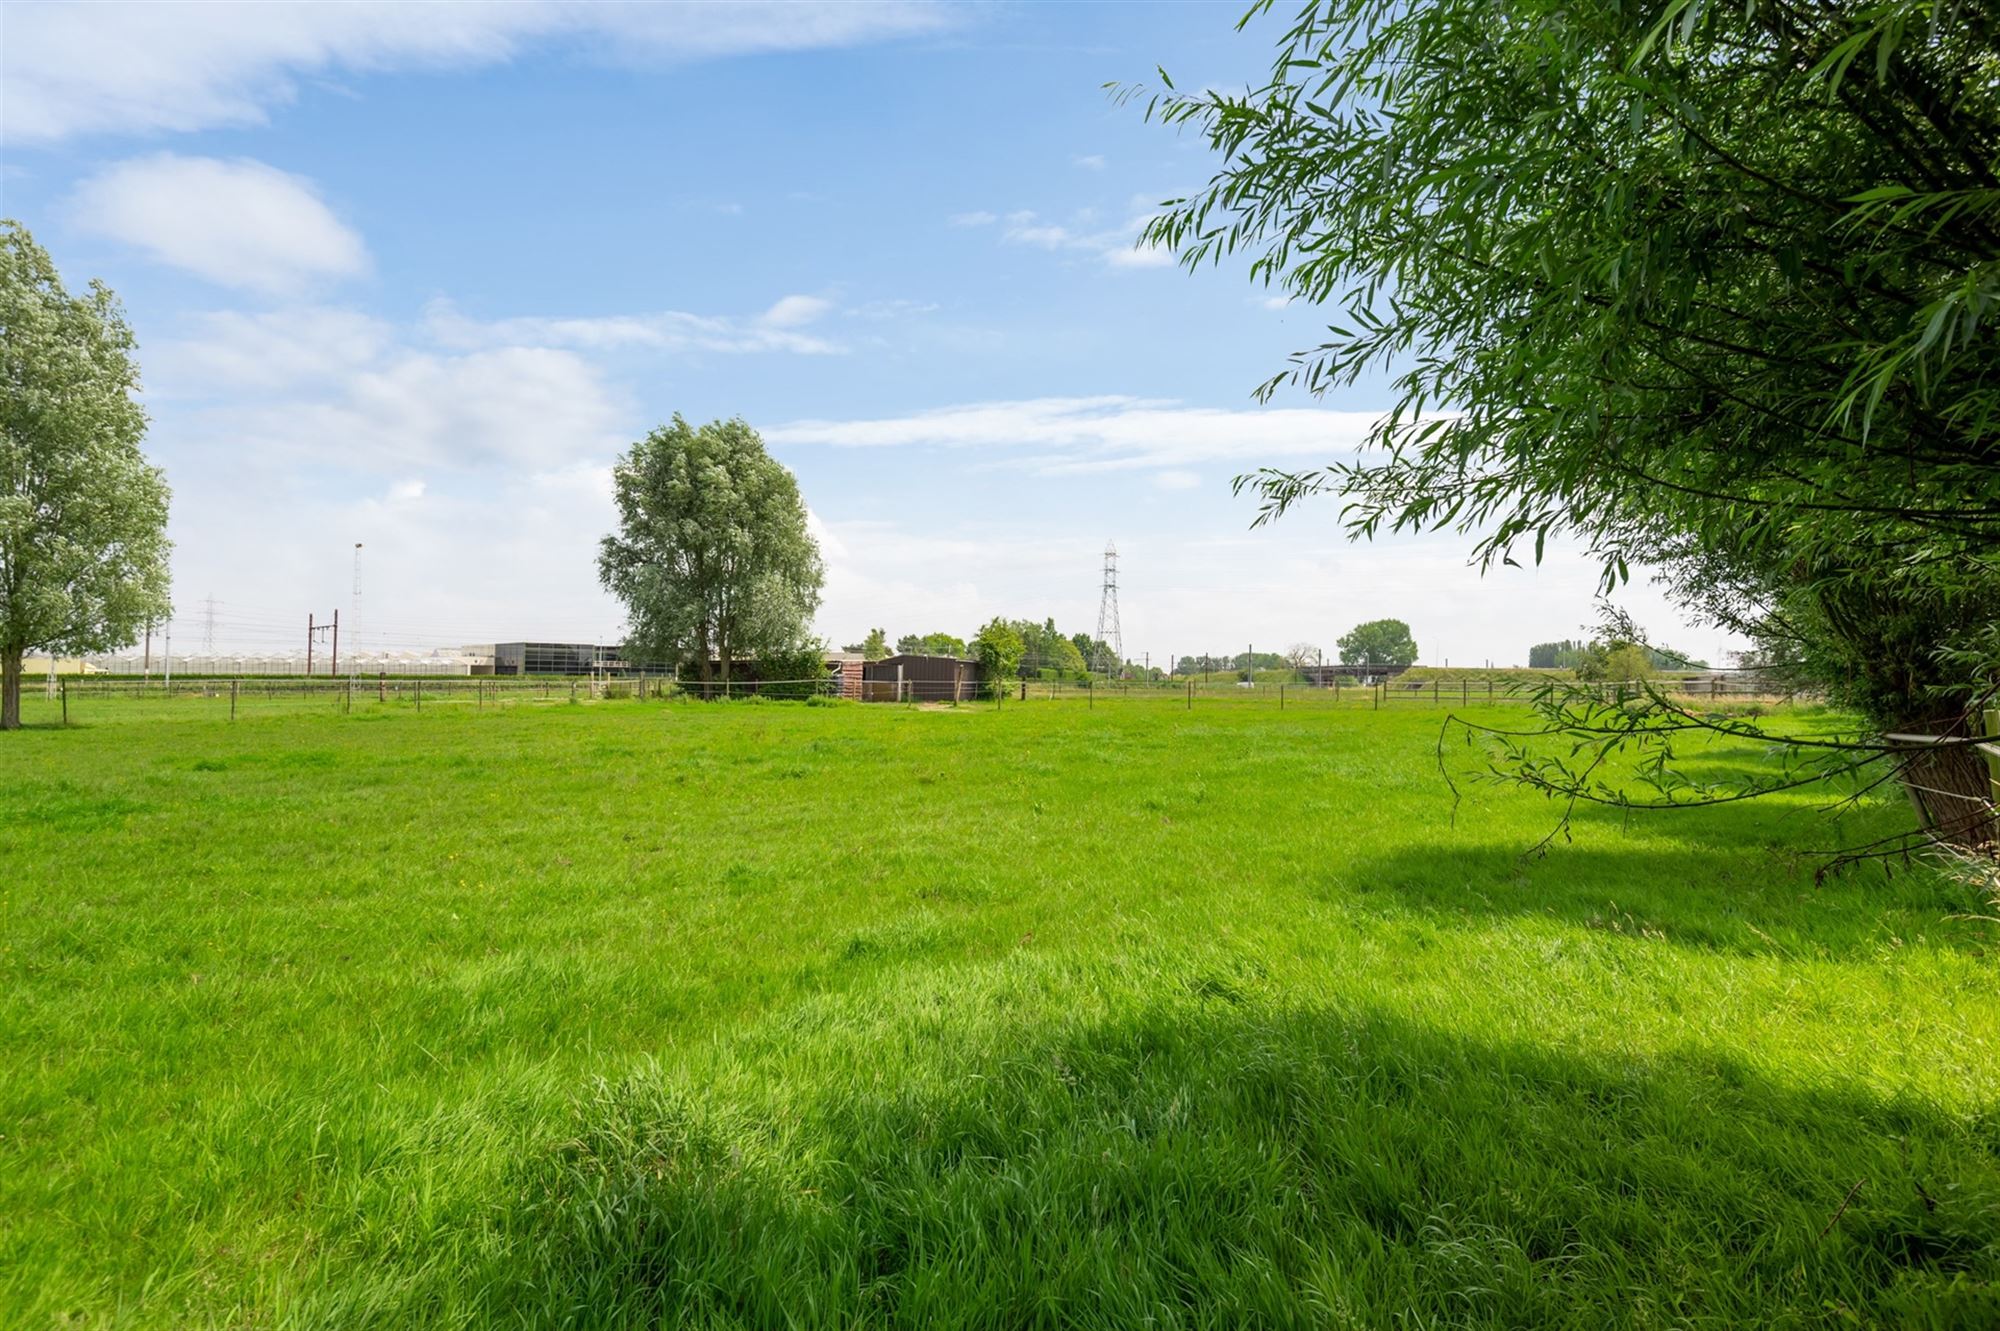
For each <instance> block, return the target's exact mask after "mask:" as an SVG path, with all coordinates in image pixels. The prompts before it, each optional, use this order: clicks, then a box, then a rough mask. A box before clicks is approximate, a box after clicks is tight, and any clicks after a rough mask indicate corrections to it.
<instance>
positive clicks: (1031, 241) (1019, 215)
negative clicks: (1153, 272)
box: [1000, 208, 1174, 268]
mask: <svg viewBox="0 0 2000 1331" xmlns="http://www.w3.org/2000/svg"><path fill="white" fill-rule="evenodd" d="M1149 216H1150V214H1143V213H1142V214H1139V215H1136V216H1134V217H1132V218H1130V219H1129V220H1128V221H1127V222H1126V223H1125V225H1123V226H1120V227H1109V228H1103V227H1095V228H1093V227H1092V223H1093V222H1094V221H1095V219H1096V210H1095V209H1090V208H1085V209H1082V210H1080V211H1079V212H1078V213H1077V214H1076V215H1075V218H1074V221H1075V222H1076V223H1077V225H1076V226H1063V225H1059V224H1057V223H1054V222H1049V221H1044V220H1042V218H1041V217H1040V216H1039V215H1038V214H1036V213H1034V212H1032V211H1029V210H1026V209H1023V210H1021V211H1018V212H1012V213H1009V214H1007V226H1006V229H1005V230H1003V231H1002V232H1001V233H1000V239H1001V240H1002V241H1004V242H1005V243H1007V244H1010V245H1027V246H1030V247H1032V248H1034V249H1043V250H1051V251H1071V252H1075V253H1080V254H1088V255H1091V256H1094V257H1095V258H1098V259H1101V260H1102V261H1103V262H1104V263H1105V264H1106V265H1107V266H1108V267H1112V268H1164V267H1167V266H1168V265H1170V264H1171V263H1173V261H1174V258H1173V255H1172V254H1171V253H1169V252H1168V251H1166V250H1164V249H1161V248H1159V247H1158V246H1154V245H1141V244H1139V243H1138V240H1139V232H1140V229H1141V228H1142V227H1144V226H1145V224H1146V221H1147V218H1148V217H1149Z"/></svg>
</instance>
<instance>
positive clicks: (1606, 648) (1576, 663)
mask: <svg viewBox="0 0 2000 1331" xmlns="http://www.w3.org/2000/svg"><path fill="white" fill-rule="evenodd" d="M1624 647H1630V648H1632V649H1633V650H1634V651H1636V652H1637V653H1638V656H1639V660H1640V661H1642V662H1643V663H1644V665H1645V667H1646V669H1647V670H1648V671H1649V672H1650V671H1654V670H1706V669H1708V662H1706V661H1701V660H1697V659H1695V658H1694V657H1691V656H1688V655H1687V654H1685V653H1683V652H1677V651H1674V650H1673V649H1672V648H1670V647H1655V646H1653V645H1652V644H1650V643H1644V642H1629V641H1619V640H1616V639H1611V640H1605V639H1599V638H1564V639H1562V640H1561V641H1560V642H1538V643H1536V644H1535V645H1534V646H1533V647H1530V648H1529V649H1528V666H1529V668H1530V669H1533V670H1578V671H1581V670H1585V669H1592V668H1595V663H1596V662H1597V661H1599V660H1600V659H1601V658H1603V657H1604V656H1605V655H1606V654H1607V653H1610V652H1613V651H1616V650H1618V649H1620V648H1624ZM1618 678H1627V679H1634V678H1638V676H1632V675H1628V676H1619V677H1618Z"/></svg>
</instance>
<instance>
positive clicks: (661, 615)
mask: <svg viewBox="0 0 2000 1331" xmlns="http://www.w3.org/2000/svg"><path fill="white" fill-rule="evenodd" d="M612 489H613V497H614V499H615V501H616V503H617V507H618V531H617V532H616V533H614V534H612V535H609V536H606V537H605V538H604V539H603V541H602V542H601V543H600V545H599V550H598V557H597V571H598V577H599V579H600V580H601V581H602V582H603V584H604V587H605V589H606V590H608V591H610V592H611V593H612V594H613V595H615V596H617V597H618V599H619V600H621V601H623V602H624V604H625V610H626V615H627V620H628V627H627V631H626V633H627V636H626V644H627V651H628V652H629V653H630V654H631V655H632V657H633V658H634V659H636V660H640V661H646V660H658V661H672V662H674V663H676V664H678V665H686V664H689V663H692V664H693V666H694V668H695V669H696V670H697V671H698V672H699V674H700V676H701V678H702V679H703V680H707V679H708V678H710V675H711V662H713V663H715V664H716V665H719V666H720V669H721V672H722V678H723V679H724V680H727V679H728V678H729V670H730V664H731V661H732V660H733V659H735V658H737V657H739V656H760V655H763V656H767V655H772V654H774V653H782V652H788V651H791V650H793V649H796V648H797V647H799V646H800V645H801V644H803V643H804V642H805V641H806V640H807V639H808V637H809V630H808V626H809V624H810V622H811V619H812V614H813V611H814V610H815V609H817V608H818V605H819V591H820V584H821V581H822V579H823V571H822V566H821V563H820V557H819V546H818V544H817V543H816V542H815V541H814V540H813V538H812V534H811V533H810V532H809V531H808V530H807V529H806V506H805V501H804V500H803V499H802V498H801V497H800V495H799V487H798V483H797V481H795V480H794V479H793V477H792V474H791V472H789V471H787V470H786V469H785V468H784V467H783V466H781V465H780V464H779V463H778V462H777V461H776V460H775V459H773V458H772V457H771V456H770V454H768V453H767V452H765V451H764V441H763V440H762V439H761V438H759V437H758V435H757V432H756V431H755V430H753V429H751V428H750V426H749V425H748V424H747V423H745V422H744V421H743V420H742V419H740V418H738V419H734V420H727V421H711V422H709V423H708V424H706V425H703V426H701V427H700V428H698V429H697V428H696V427H694V426H691V425H689V424H688V423H687V421H686V420H684V419H682V417H681V416H679V415H678V414H676V415H675V416H674V418H673V422H672V423H671V424H670V425H664V426H661V427H659V428H658V429H655V430H653V431H652V432H651V433H650V434H648V435H647V436H646V437H645V438H644V439H641V440H640V441H639V442H637V443H635V444H634V445H632V448H631V450H630V451H629V452H627V453H626V454H625V455H624V456H622V457H620V458H619V459H618V463H617V465H616V466H615V467H614V468H613V470H612Z"/></svg>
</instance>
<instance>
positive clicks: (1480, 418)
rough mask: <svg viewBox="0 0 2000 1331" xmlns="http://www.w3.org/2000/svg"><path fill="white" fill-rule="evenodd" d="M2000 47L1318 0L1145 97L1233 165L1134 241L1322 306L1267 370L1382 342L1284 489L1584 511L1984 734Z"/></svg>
mask: <svg viewBox="0 0 2000 1331" xmlns="http://www.w3.org/2000/svg"><path fill="white" fill-rule="evenodd" d="M1269 7H1270V6H1269V4H1268V0H1267V3H1264V4H1260V5H1258V6H1257V12H1261V11H1263V10H1266V9H1268V8H1269ZM1995 60H1996V29H1995V28H1994V27H1993V24H1992V19H1991V13H1990V11H1989V10H1988V9H1987V8H1985V7H1982V6H1977V5H1960V6H1940V5H1936V4H1934V3H1929V2H1928V0H1826V2H1825V3H1821V4H1815V5H1800V4H1796V3H1793V2H1792V0H1746V2H1745V3H1743V4H1738V5H1709V4H1704V3H1701V0H1666V2H1665V3H1656V4H1633V3H1614V4H1604V5H1587V6H1575V5H1569V4H1566V3H1562V0H1518V2H1517V3H1509V4H1507V5H1500V6H1496V5H1492V4H1489V3H1487V2H1486V0H1415V3H1406V2H1405V0H1318V2H1317V3H1314V4H1311V5H1309V6H1308V7H1307V8H1306V9H1305V10H1304V11H1303V13H1301V14H1300V16H1299V17H1298V19H1297V21H1296V22H1295V23H1294V24H1292V26H1291V27H1290V28H1289V29H1288V30H1287V31H1286V32H1285V34H1284V36H1283V37H1282V38H1281V39H1280V41H1279V49H1278V52H1277V55H1276V59H1275V61H1274V63H1273V65H1272V74H1271V76H1270V78H1269V79H1268V80H1267V81H1266V82H1264V83H1263V84H1261V85H1259V86H1257V87H1255V88H1253V89H1250V90H1248V91H1247V92H1244V93H1240V94H1238V93H1227V92H1203V93H1199V94H1181V93H1178V92H1175V91H1173V90H1172V89H1171V87H1169V88H1168V89H1166V90H1164V91H1162V92H1160V93H1158V94H1156V95H1153V96H1152V97H1151V98H1150V99H1149V100H1148V101H1147V110H1148V112H1149V114H1151V115H1153V116H1156V117H1158V118H1160V119H1163V120H1165V121H1168V122H1170V123H1174V124H1179V125H1186V126H1192V127H1194V128H1195V129H1196V130H1197V131H1199V132H1200V133H1202V134H1203V135H1205V136H1206V137H1207V139H1208V141H1209V143H1210V144H1211V145H1212V147H1213V148H1214V149H1215V150H1216V151H1217V152H1218V154H1220V156H1221V165H1220V167H1219V168H1218V170H1217V171H1216V173H1215V175H1214V176H1213V178H1212V179H1211V180H1210V181H1209V182H1208V184H1207V185H1206V186H1205V187H1204V188H1203V189H1202V190H1200V191H1198V192H1196V193H1194V194H1192V195H1190V196H1188V197H1186V198H1183V199H1178V200H1173V201H1171V202H1170V203H1169V204H1168V206H1167V208H1166V211H1165V212H1164V213H1163V214H1162V215H1161V216H1160V217H1159V218H1158V219H1157V220H1155V221H1154V222H1153V223H1151V224H1150V225H1149V226H1148V227H1147V229H1146V231H1145V235H1144V239H1145V240H1147V241H1149V242H1151V243H1154V244H1157V245H1161V246H1164V247H1166V248H1168V249H1170V250H1172V251H1173V252H1174V253H1175V254H1176V255H1177V256H1178V257H1179V258H1180V259H1181V261H1182V262H1184V263H1185V264H1187V265H1189V266H1190V267H1192V266H1196V265H1200V264H1204V263H1208V262H1212V261H1217V260H1219V259H1220V258H1222V257H1223V256H1224V255H1227V254H1232V253H1243V254H1247V255H1248V256H1250V260H1251V271H1252V274H1253V276H1254V278H1255V279H1256V280H1259V281H1261V282H1264V283H1266V284H1269V285H1273V286H1276V287H1278V288H1280V289H1281V290H1283V291H1284V292H1286V293H1287V294H1289V295H1290V296H1292V297H1294V298H1295V299H1296V300H1297V301H1299V302H1301V303H1304V304H1308V305H1313V306H1319V307H1322V308H1324V309H1326V311H1327V313H1328V315H1329V316H1330V318H1331V321H1332V322H1331V323H1330V326H1329V327H1328V329H1327V334H1326V337H1325V340H1324V341H1323V342H1321V343H1320V344H1319V345H1317V346H1314V347H1311V348H1308V349H1305V350H1302V351H1300V352H1299V353H1298V354H1297V355H1296V356H1295V357H1294V359H1293V363H1292V365H1291V367H1290V369H1289V370H1288V371H1286V372H1284V373H1282V374H1280V375H1277V376H1275V377H1274V378H1272V379H1271V380H1270V381H1268V382H1267V383H1266V384H1265V385H1264V390H1263V391H1264V392H1265V393H1266V394H1267V395H1268V394H1269V393H1271V392H1273V391H1275V390H1276V389H1277V388H1278V387H1279V386H1281V385H1283V384H1285V383H1291V384H1295V385H1298V386H1301V387H1303V388H1305V389H1306V390H1308V391H1309V392H1313V393H1323V392H1326V391H1328V390H1330V389H1333V388H1335V387H1338V386H1341V385H1345V384H1349V383H1352V382H1354V381H1355V380H1356V379H1357V378H1358V377H1360V376H1362V375H1364V374H1372V373H1386V374H1388V375H1389V376H1391V378H1392V381H1393V386H1394V394H1393V395H1394V403H1393V406H1392V407H1391V409H1390V410H1389V411H1388V412H1387V413H1386V414H1385V415H1384V417H1383V418H1382V420H1381V421H1380V423H1379V425H1378V426H1377V428H1376V429H1375V431H1374V436H1373V440H1372V443H1371V446H1370V447H1369V448H1368V449H1367V450H1365V451H1364V452H1363V453H1362V454H1361V455H1360V456H1358V457H1355V458H1352V459H1336V460H1333V461H1331V462H1330V463H1329V464H1328V465H1327V466H1326V467H1324V468H1321V469H1318V470H1313V471H1307V472H1303V473H1287V472H1281V471H1266V472H1264V473H1261V474H1260V475H1258V476H1257V477H1254V478H1245V480H1244V481H1242V482H1239V484H1244V483H1247V484H1249V485H1250V486H1251V487H1252V488H1253V489H1254V490H1255V491H1256V492H1258V493H1259V494H1260V495H1261V496H1262V499H1263V501H1264V516H1266V517H1269V516H1275V515H1276V514H1278V513H1282V512H1283V511H1285V510H1286V509H1287V508H1288V507H1289V506H1290V505H1292V504H1293V503H1295V502H1297V501H1298V500H1300V499H1301V498H1303V497H1305V496H1308V495H1313V494H1317V493H1320V492H1323V491H1338V492H1340V493H1342V494H1344V495H1345V497H1346V507H1345V509H1344V513H1343V520H1344V522H1345V523H1346V525H1347V527H1348V529H1349V530H1350V531H1351V532H1352V533H1354V534H1356V535H1361V536H1367V535H1373V534H1375V533H1377V532H1380V531H1385V530H1391V529H1402V530H1410V529H1439V528H1445V529H1456V530H1461V531H1463V532H1465V533H1467V534H1468V536H1469V537H1470V539H1471V541H1472V548H1473V553H1474V555H1475V557H1476V558H1477V559H1478V560H1479V561H1481V562H1482V563H1483V564H1486V565H1490V564H1492V563H1495V562H1501V561H1506V562H1512V561H1513V560H1514V559H1515V558H1516V556H1517V555H1525V554H1526V553H1527V552H1529V551H1532V554H1533V555H1534V557H1536V558H1538V559H1539V558H1540V557H1541V556H1542V554H1543V553H1544V550H1545V548H1546V545H1547V542H1548V541H1549V540H1550V539H1551V538H1553V537H1557V536H1565V535H1566V536H1569V537H1572V538H1574V539H1578V540H1581V541H1582V542H1584V543H1585V544H1586V545H1587V547H1588V548H1589V549H1590V550H1592V551H1593V552H1594V553H1595V555H1596V556H1597V558H1598V560H1599V561H1600V563H1601V567H1602V570H1603V577H1604V583H1605V586H1606V587H1607V588H1611V587H1615V586H1616V585H1617V584H1619V583H1621V582H1622V581H1624V580H1625V579H1626V578H1627V577H1629V575H1630V569H1631V565H1633V564H1635V563H1639V562H1642V561H1643V562H1645V563H1647V564H1650V565H1652V566H1654V567H1656V568H1660V569H1663V570H1664V574H1665V578H1666V580H1667V583H1668V586H1669V587H1670V589H1671V590H1672V591H1673V592H1674V594H1675V595H1676V596H1677V597H1678V598H1679V599H1680V600H1681V601H1682V602H1683V603H1684V604H1685V605H1686V606H1688V607H1689V608H1691V609H1692V610H1693V611H1695V612H1696V613H1697V614H1698V615H1700V616H1702V617H1704V618H1706V619H1708V620H1709V621H1711V622H1713V623H1716V624H1719V625H1722V626H1724V627H1727V628H1731V629H1734V630H1737V631H1740V632H1743V633H1746V634H1749V635H1750V636H1752V637H1753V638H1755V639H1757V640H1759V641H1760V642H1763V643H1766V644H1768V645H1770V646H1771V648H1772V651H1771V655H1772V656H1773V657H1774V659H1780V660H1782V661H1784V662H1785V663H1786V664H1787V665H1788V666H1789V667H1790V668H1792V669H1794V670H1796V671H1797V672H1798V673H1799V674H1800V675H1801V676H1802V677H1805V678H1809V679H1811V680H1812V681H1814V682H1816V683H1818V684H1820V685H1821V686H1823V687H1825V688H1827V689H1828V690H1830V691H1831V692H1832V693H1833V694H1834V696H1835V697H1836V698H1839V699H1841V700H1843V701H1847V702H1851V703H1853V704H1855V705H1857V706H1859V707H1860V708H1862V709H1863V710H1864V711H1865V712H1866V713H1867V715H1868V716H1869V717H1870V718H1871V719H1873V720H1874V721H1875V722H1876V723H1877V724H1878V725H1880V726H1881V727H1882V728H1883V729H1899V728H1900V729H1906V730H1907V729H1932V730H1935V731H1938V732H1941V733H1957V734H1963V733H1964V728H1965V724H1966V717H1967V714H1968V712H1969V710H1970V709H1971V708H1972V707H1974V706H1975V705H1976V704H1977V703H1978V701H1979V700H1980V699H1981V698H1983V697H1984V696H1985V694H1986V691H1987V689H1988V688H1989V687H1990V682H1991V680H1992V678H1993V675H1994V671H1995V667H1996V662H2000V629H1997V628H1996V627H1995V626H1996V625H2000V542H1996V540H1995V537H1996V536H2000V434H1996V432H1995V431H1994V429H1993V421H1994V416H1995V409H1996V407H2000V374H1996V373H1995V370H1996V369H2000V365H1996V363H1995V362H1996V351H1995V343H1994V340H1993V339H1992V337H1991V336H1990V333H1989V331H1988V330H1987V329H1986V328H1983V327H1982V326H1981V321H1982V319H1986V318H1987V316H1988V315H1989V314H1990V310H1989V307H1990V306H1991V304H1992V303H1993V300H1994V298H1995V296H1996V294H2000V79H1996V78H1995V77H1994V69H1995ZM1128 95H1137V93H1136V90H1128ZM1958 752H1961V753H1962V758H1963V760H1964V761H1959V766H1960V767H1961V769H1963V770H1961V771H1959V772H1958V773H1957V775H1956V776H1954V777H1951V778H1950V780H1951V781H1953V782H1958V781H1978V780H1981V779H1982V778H1980V776H1979V773H1978V772H1977V771H1976V768H1977V764H1976V762H1970V761H1969V760H1970V758H1971V755H1970V754H1969V753H1964V752H1963V751H1958ZM1955 761H1957V760H1955Z"/></svg>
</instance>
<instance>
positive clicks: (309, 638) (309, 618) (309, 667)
mask: <svg viewBox="0 0 2000 1331" xmlns="http://www.w3.org/2000/svg"><path fill="white" fill-rule="evenodd" d="M317 631H318V630H316V629H315V628H314V627H313V613H312V611H310V610H308V611H306V677H307V678H309V679H310V678H311V677H312V672H313V634H314V633H316V632H317Z"/></svg>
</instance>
